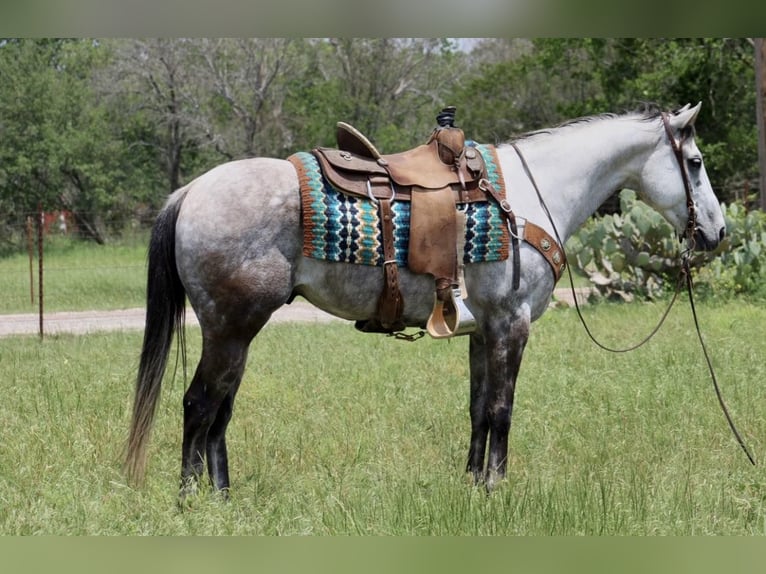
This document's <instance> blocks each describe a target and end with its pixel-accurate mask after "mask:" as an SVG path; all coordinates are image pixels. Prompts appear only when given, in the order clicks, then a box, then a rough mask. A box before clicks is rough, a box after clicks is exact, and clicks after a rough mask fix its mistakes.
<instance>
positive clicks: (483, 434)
mask: <svg viewBox="0 0 766 574" xmlns="http://www.w3.org/2000/svg"><path fill="white" fill-rule="evenodd" d="M469 364H470V367H471V407H470V411H471V443H470V447H469V449H468V464H467V465H466V472H470V473H471V474H472V475H473V481H474V484H479V483H481V482H482V481H483V480H484V456H485V453H486V450H487V436H488V435H489V417H488V416H487V353H486V345H485V344H484V339H483V337H482V336H481V335H480V334H478V333H473V334H472V335H471V339H470V345H469Z"/></svg>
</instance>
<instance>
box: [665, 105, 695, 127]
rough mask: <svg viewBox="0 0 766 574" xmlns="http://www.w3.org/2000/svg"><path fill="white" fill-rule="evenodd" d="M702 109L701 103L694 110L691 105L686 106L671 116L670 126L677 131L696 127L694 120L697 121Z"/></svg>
mask: <svg viewBox="0 0 766 574" xmlns="http://www.w3.org/2000/svg"><path fill="white" fill-rule="evenodd" d="M700 108H702V102H699V103H698V104H697V105H696V106H694V107H693V108H692V107H690V104H686V105H685V106H684V107H683V108H681V109H680V110H678V111H676V112H675V113H674V114H673V115H671V116H670V118H669V120H670V125H671V126H673V128H674V129H676V130H682V129H684V128H686V127H690V126H692V125H694V120H696V119H697V114H699V112H700Z"/></svg>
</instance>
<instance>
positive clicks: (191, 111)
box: [105, 38, 204, 192]
mask: <svg viewBox="0 0 766 574" xmlns="http://www.w3.org/2000/svg"><path fill="white" fill-rule="evenodd" d="M115 49H116V59H115V64H114V66H113V68H112V69H111V70H110V72H109V80H108V83H105V85H111V86H112V88H111V93H110V94H109V95H110V97H111V100H112V105H115V104H116V105H119V106H120V107H122V109H123V112H122V113H123V114H124V115H126V116H134V117H135V121H136V123H137V124H139V125H141V126H142V130H141V131H142V132H143V133H142V135H143V136H144V137H145V138H146V139H144V140H143V141H141V142H140V143H141V145H143V146H147V147H149V148H150V149H152V150H153V151H154V152H155V154H156V156H155V157H156V161H157V162H158V163H159V165H160V166H161V167H162V169H163V172H164V174H165V181H166V191H167V192H172V191H174V190H175V189H178V188H179V187H181V186H182V185H183V184H184V183H185V176H186V174H188V173H193V172H194V168H195V166H196V164H195V159H196V157H197V154H198V151H199V147H200V146H201V145H203V143H204V141H203V137H202V135H201V133H200V130H199V129H198V127H197V115H198V113H199V110H198V107H199V104H198V102H199V101H200V100H201V96H200V95H199V93H198V90H199V89H200V85H199V83H198V81H197V80H196V72H197V71H198V68H197V67H196V66H195V63H196V60H195V59H194V56H195V51H194V41H193V40H189V39H184V38H170V39H168V38H152V39H147V40H127V41H118V42H116V44H115Z"/></svg>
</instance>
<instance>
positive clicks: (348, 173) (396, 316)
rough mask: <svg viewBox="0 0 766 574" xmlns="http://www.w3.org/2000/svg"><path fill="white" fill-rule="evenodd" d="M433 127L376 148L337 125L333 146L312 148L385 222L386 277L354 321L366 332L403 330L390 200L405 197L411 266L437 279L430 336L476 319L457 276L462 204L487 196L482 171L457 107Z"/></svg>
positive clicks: (329, 175)
mask: <svg viewBox="0 0 766 574" xmlns="http://www.w3.org/2000/svg"><path fill="white" fill-rule="evenodd" d="M437 122H438V123H439V127H437V128H436V129H435V130H434V131H433V132H432V134H431V137H430V138H429V139H428V142H427V143H426V144H424V145H420V146H417V147H415V148H413V149H410V150H407V151H404V152H401V153H396V154H390V155H386V154H381V153H380V152H379V151H378V150H377V148H376V147H375V146H374V145H373V144H372V143H371V142H370V141H369V139H368V138H366V137H365V136H364V135H363V134H362V133H360V132H359V131H358V130H356V129H355V128H354V127H353V126H351V125H349V124H347V123H344V122H339V123H338V124H337V141H338V149H331V148H317V149H315V150H313V153H314V156H315V157H316V158H317V161H318V163H319V166H320V168H321V170H322V173H323V175H324V177H325V178H326V179H327V181H328V182H329V183H330V184H331V185H332V186H333V187H335V188H336V189H337V190H339V191H342V192H345V193H347V194H350V195H354V196H357V197H361V198H367V199H370V200H372V201H374V202H375V203H377V205H378V208H379V212H380V218H381V222H382V236H383V251H384V258H385V262H384V269H385V279H386V280H385V284H384V287H383V291H382V293H381V295H380V298H379V300H378V307H377V314H376V317H374V318H373V319H370V320H368V321H363V322H359V323H357V328H359V329H360V330H363V331H369V332H385V333H393V332H397V331H401V330H403V329H404V327H405V325H404V323H403V322H402V313H403V300H402V295H401V292H400V291H399V285H398V271H397V266H396V260H395V250H394V232H393V212H392V210H391V203H392V202H393V201H409V202H411V205H410V237H409V240H410V241H409V253H408V262H407V266H408V268H409V269H410V270H411V271H413V272H415V273H427V274H430V275H432V276H433V277H434V280H435V298H434V308H433V311H432V313H431V316H430V317H429V320H428V323H427V325H426V328H427V330H428V332H429V334H430V335H431V336H432V337H435V338H445V337H451V336H454V335H458V334H463V333H468V332H471V331H473V330H474V328H475V320H474V318H473V315H471V313H470V311H469V310H468V308H467V307H466V306H465V304H464V303H463V299H465V298H466V297H467V293H466V291H465V287H464V283H463V281H462V265H463V264H462V255H463V241H464V237H465V215H464V214H463V213H462V212H461V211H459V210H458V209H456V205H457V204H460V203H467V202H475V201H487V200H488V196H487V194H486V192H485V191H484V190H482V188H481V187H480V182H481V181H482V180H484V181H486V177H487V170H486V166H485V165H484V160H483V158H482V156H481V154H480V153H479V152H478V150H476V149H475V148H474V147H471V146H466V145H465V137H464V135H463V131H462V130H461V129H460V128H457V127H455V126H454V123H453V122H454V108H452V107H450V108H445V109H444V110H442V112H441V113H440V114H439V116H437Z"/></svg>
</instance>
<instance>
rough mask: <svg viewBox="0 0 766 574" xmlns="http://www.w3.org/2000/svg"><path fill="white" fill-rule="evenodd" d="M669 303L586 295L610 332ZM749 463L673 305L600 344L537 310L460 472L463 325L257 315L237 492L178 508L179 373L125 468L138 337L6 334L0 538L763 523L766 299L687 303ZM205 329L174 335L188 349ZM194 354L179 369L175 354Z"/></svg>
mask: <svg viewBox="0 0 766 574" xmlns="http://www.w3.org/2000/svg"><path fill="white" fill-rule="evenodd" d="M661 311H662V308H661V307H659V306H654V305H648V304H647V305H598V306H592V307H589V308H588V309H586V311H585V312H586V314H587V317H588V319H589V320H590V326H591V328H592V329H593V331H594V332H595V333H597V334H599V335H600V336H601V337H602V338H603V339H604V342H605V343H609V344H615V345H624V344H627V343H630V342H633V341H635V340H637V339H638V338H640V336H642V335H643V334H645V333H646V332H647V331H648V330H649V329H650V328H651V327H652V326H653V323H654V322H655V321H656V320H657V318H658V317H659V315H660V313H661ZM699 314H700V320H701V322H702V327H703V330H704V333H705V337H706V342H707V344H708V347H709V348H710V350H711V354H712V356H713V360H714V364H715V368H716V371H717V374H718V377H719V380H720V382H721V385H722V387H723V393H724V397H725V399H726V401H727V404H728V406H729V408H730V410H731V412H732V415H733V417H734V419H735V421H736V423H737V424H738V426H739V429H740V431H741V432H742V434H743V435H744V438H745V440H746V442H747V443H748V445H749V447H750V448H751V449H752V451H753V453H754V455H755V457H756V460H757V462H758V465H757V466H755V467H753V466H751V465H750V464H749V463H748V462H747V459H746V458H745V456H744V454H743V453H742V451H741V450H740V449H739V447H738V445H737V443H736V442H735V440H734V439H733V437H732V435H731V433H730V431H729V429H728V427H727V425H726V422H725V420H724V417H723V415H722V414H721V412H720V409H719V407H718V404H717V402H716V399H715V395H714V392H713V389H712V386H711V383H710V379H709V376H708V373H707V369H706V367H705V365H704V362H703V358H702V355H701V352H700V349H699V345H698V342H697V340H696V335H695V333H694V328H693V324H692V322H691V319H690V315H689V312H688V305H687V304H686V302H685V300H682V301H680V302H679V304H678V305H677V307H676V308H675V309H674V311H673V312H672V313H671V315H670V318H669V319H668V322H667V324H666V326H665V327H664V328H663V330H662V331H661V332H660V334H659V335H658V336H657V337H656V338H655V339H654V340H653V341H652V342H651V343H650V344H649V345H648V346H646V347H644V348H642V349H640V350H638V351H635V352H633V353H628V354H625V355H613V354H609V353H605V352H603V351H600V350H598V349H597V348H596V347H595V346H594V345H593V344H592V343H590V342H589V341H588V340H587V339H586V337H585V334H584V332H583V330H582V328H581V326H580V325H579V323H578V320H577V317H576V315H575V314H574V312H573V311H572V310H567V309H556V310H551V311H549V312H548V313H547V314H546V315H545V316H544V317H543V318H542V319H541V320H540V321H538V322H537V323H535V324H534V326H533V330H532V336H531V339H530V343H529V346H528V349H527V353H526V356H525V361H524V364H523V366H522V372H521V377H520V380H519V384H518V388H517V395H516V406H515V411H514V419H513V428H512V431H511V453H510V463H509V475H508V479H507V481H506V482H505V483H503V484H502V485H501V486H500V488H499V489H498V490H496V491H495V492H493V493H492V494H491V495H489V496H487V495H486V494H485V492H484V491H483V490H482V489H480V488H474V487H472V486H471V485H470V483H469V481H468V479H467V477H466V476H465V474H464V466H465V457H466V453H467V443H468V432H469V421H468V412H467V407H468V404H467V401H468V399H467V397H468V383H467V377H468V370H467V361H466V350H467V340H466V339H465V338H458V339H454V340H451V341H434V340H430V339H423V340H421V341H419V342H417V343H414V344H410V343H404V342H399V341H395V340H392V339H390V338H386V337H382V336H377V335H362V334H358V333H356V332H355V331H354V330H353V328H352V327H351V326H349V325H345V324H330V325H317V326H314V325H312V326H307V325H296V324H282V325H273V326H268V327H267V328H266V329H265V330H264V332H263V333H262V334H261V335H260V336H259V338H258V339H257V341H256V343H255V344H254V345H253V348H252V351H251V355H250V362H249V366H248V369H247V372H246V374H245V379H244V382H243V385H242V389H241V391H240V393H239V395H238V399H237V404H236V405H235V414H234V419H233V421H232V424H231V426H230V431H229V449H230V464H231V474H232V488H233V491H232V498H231V500H230V501H229V502H223V501H221V500H219V499H218V498H217V497H215V496H212V495H210V494H209V493H208V492H204V491H203V493H202V494H201V495H200V496H199V498H198V499H195V500H194V501H193V503H192V505H191V508H190V509H189V510H187V511H180V510H178V509H177V506H176V493H177V486H178V484H177V482H178V473H179V467H180V461H179V457H180V440H181V406H180V405H181V396H182V394H183V390H184V384H183V381H182V376H181V374H180V372H179V374H178V375H177V376H176V377H175V379H172V377H170V376H169V377H167V378H166V382H165V388H164V389H163V397H162V401H161V403H160V408H159V410H158V415H157V425H156V427H155V433H154V436H153V440H152V444H151V449H150V453H151V454H150V457H151V458H150V466H149V471H148V479H147V484H146V485H145V486H144V487H143V488H140V489H134V488H131V487H129V486H128V485H126V484H125V480H124V477H123V476H122V474H121V472H120V453H121V449H122V446H123V441H124V439H125V435H126V429H127V426H128V411H129V408H130V404H131V394H132V386H133V378H134V375H135V371H136V360H137V356H138V351H139V345H140V338H141V335H140V333H136V332H133V333H112V334H97V335H88V336H82V337H74V336H55V337H49V338H48V339H46V340H45V341H44V342H43V343H40V342H39V341H38V340H37V338H35V337H17V338H9V339H3V340H0V393H2V395H1V396H2V397H3V400H2V401H0V421H2V430H0V534H5V535H8V534H125V535H129V534H153V535H171V534H177V535H183V534H350V535H357V534H434V535H446V534H465V535H478V534H489V535H496V534H537V535H548V534H559V535H578V534H610V535H652V534H674V535H690V534H698V535H701V534H726V535H751V534H757V535H761V534H764V530H765V529H766V524H765V522H764V519H765V517H766V508H765V503H766V498H765V497H766V474H765V473H764V466H763V464H764V461H765V460H766V440H764V439H765V437H766V421H765V420H764V412H766V389H764V386H763V381H764V380H766V376H765V375H766V362H764V360H763V357H764V356H766V339H764V337H763V325H764V323H766V310H764V309H763V308H762V307H760V306H756V305H753V304H748V303H745V302H730V303H726V304H714V303H706V304H702V305H700V306H699ZM199 347H200V337H199V333H198V332H197V331H196V329H191V328H190V329H189V355H190V357H191V359H192V361H194V359H196V357H197V356H198V353H199ZM192 368H193V364H192V365H190V369H192Z"/></svg>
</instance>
